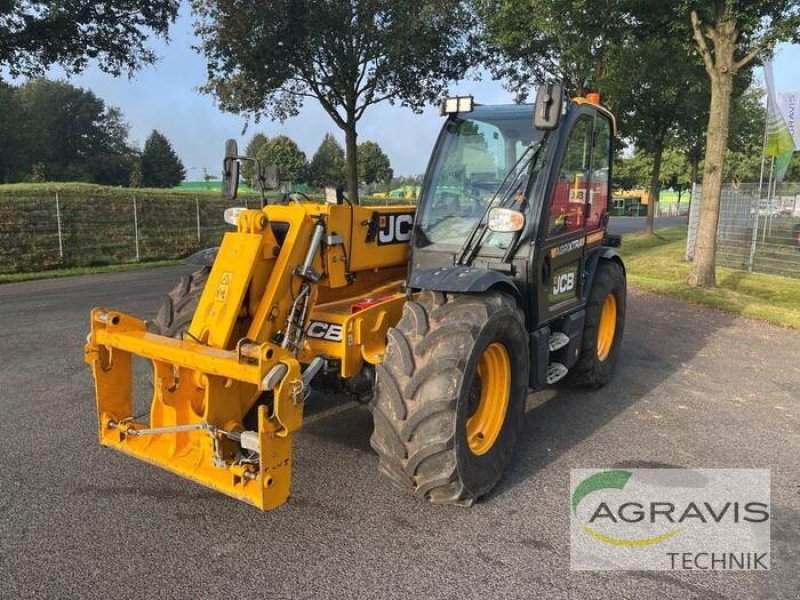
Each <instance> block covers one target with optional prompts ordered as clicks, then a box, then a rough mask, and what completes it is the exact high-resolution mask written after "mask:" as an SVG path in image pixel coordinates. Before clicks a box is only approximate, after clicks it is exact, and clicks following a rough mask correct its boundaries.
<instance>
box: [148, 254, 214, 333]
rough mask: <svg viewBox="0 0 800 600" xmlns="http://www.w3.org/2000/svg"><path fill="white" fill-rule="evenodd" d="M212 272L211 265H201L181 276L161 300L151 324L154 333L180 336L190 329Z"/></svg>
mask: <svg viewBox="0 0 800 600" xmlns="http://www.w3.org/2000/svg"><path fill="white" fill-rule="evenodd" d="M210 272H211V267H201V268H200V269H198V270H196V271H194V272H193V273H192V274H191V275H187V276H184V277H181V280H180V281H179V282H178V285H176V286H175V287H174V288H173V289H172V291H171V292H170V293H169V294H167V295H166V296H164V299H163V300H162V302H161V308H160V309H159V310H158V314H157V315H156V318H155V320H154V321H153V322H152V324H151V326H152V329H153V332H154V333H157V334H159V335H164V336H167V337H173V338H180V337H181V335H182V334H183V332H184V331H188V329H189V325H191V324H192V317H194V313H195V311H196V310H197V305H198V304H199V303H200V296H201V295H202V294H203V288H204V287H205V286H206V283H207V282H208V274H209V273H210Z"/></svg>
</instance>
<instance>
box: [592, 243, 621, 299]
mask: <svg viewBox="0 0 800 600" xmlns="http://www.w3.org/2000/svg"><path fill="white" fill-rule="evenodd" d="M601 259H602V260H612V261H614V262H616V263H618V264H619V266H620V267H622V271H623V273H625V272H626V270H625V263H624V262H623V261H622V257H621V256H620V255H619V254H617V252H616V251H615V250H613V249H611V248H609V247H607V246H601V247H599V248H598V249H597V250H595V252H594V253H593V254H592V255H591V256H590V257H589V260H587V261H586V272H585V280H584V284H583V298H584V300H586V299H587V298H588V297H589V292H590V291H591V289H592V284H593V283H594V276H595V275H596V274H597V266H598V265H599V264H600V260H601Z"/></svg>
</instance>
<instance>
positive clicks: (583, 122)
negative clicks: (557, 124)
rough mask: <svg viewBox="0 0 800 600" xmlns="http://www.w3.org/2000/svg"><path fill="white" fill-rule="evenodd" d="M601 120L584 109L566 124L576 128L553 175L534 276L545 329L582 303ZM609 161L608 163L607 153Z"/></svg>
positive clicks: (593, 220) (561, 151) (560, 150)
mask: <svg viewBox="0 0 800 600" xmlns="http://www.w3.org/2000/svg"><path fill="white" fill-rule="evenodd" d="M599 118H601V119H604V118H603V117H599ZM597 119H598V115H597V111H595V110H592V109H591V108H589V107H579V108H578V109H577V113H576V116H575V117H574V118H573V119H567V120H566V122H565V126H567V127H569V125H570V123H571V128H570V130H569V134H568V135H567V138H566V141H562V142H561V143H560V144H559V147H558V149H557V150H556V163H557V165H558V167H557V168H555V169H553V170H551V171H550V173H551V181H550V182H549V185H548V186H547V190H546V191H545V201H544V207H543V212H542V217H541V218H542V221H541V223H542V229H543V234H542V236H541V237H540V240H541V243H540V247H539V252H538V253H537V256H538V258H537V260H536V261H535V268H536V269H537V271H538V272H537V273H534V276H535V277H537V281H538V283H539V286H538V293H537V300H538V306H539V319H538V320H539V323H540V324H541V323H545V322H547V321H550V320H552V319H554V318H557V317H558V316H560V315H563V314H565V313H568V312H570V311H572V310H573V309H575V308H576V307H577V306H578V305H580V304H581V302H582V296H583V290H582V285H583V272H584V263H585V252H584V250H585V245H586V233H587V226H589V227H591V228H596V227H597V222H598V218H597V217H596V216H594V215H593V213H592V210H591V208H590V207H591V205H592V202H593V201H594V200H595V199H598V200H599V198H597V195H596V194H593V188H592V185H593V182H592V178H593V171H594V170H593V167H592V160H593V152H594V150H595V148H594V141H595V127H596V120H597ZM598 156H599V153H598ZM604 160H606V161H607V160H608V154H607V149H606V154H605V159H604ZM606 172H607V171H606ZM607 181H608V180H607V179H606V188H607ZM606 195H607V194H606ZM606 204H607V201H606Z"/></svg>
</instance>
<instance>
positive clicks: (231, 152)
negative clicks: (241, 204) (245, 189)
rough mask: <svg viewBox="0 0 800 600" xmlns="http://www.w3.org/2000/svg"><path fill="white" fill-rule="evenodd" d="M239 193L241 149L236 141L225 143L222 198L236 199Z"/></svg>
mask: <svg viewBox="0 0 800 600" xmlns="http://www.w3.org/2000/svg"><path fill="white" fill-rule="evenodd" d="M238 192H239V148H238V146H237V145H236V140H228V141H226V142H225V159H224V160H223V161H222V197H223V198H225V199H226V200H234V199H236V195H237V194H238Z"/></svg>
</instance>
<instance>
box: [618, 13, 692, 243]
mask: <svg viewBox="0 0 800 600" xmlns="http://www.w3.org/2000/svg"><path fill="white" fill-rule="evenodd" d="M674 20H675V11H674V6H673V4H672V3H669V2H640V3H632V4H631V11H630V21H629V23H628V30H627V31H626V32H625V34H624V35H620V36H619V37H620V40H621V41H620V43H619V44H617V45H616V46H615V47H614V48H613V49H612V50H610V51H609V61H608V67H607V69H606V75H605V78H604V82H603V91H604V93H605V94H606V96H608V98H609V105H610V106H611V108H612V110H614V112H615V113H616V115H617V119H618V121H619V128H620V133H621V136H622V137H623V138H629V139H631V140H632V141H633V142H634V145H635V146H636V149H637V151H642V152H646V153H647V154H648V155H649V156H650V158H651V168H652V170H651V172H650V176H649V181H648V182H647V188H648V191H649V197H650V198H651V199H652V200H653V201H651V202H649V203H648V206H647V219H646V225H645V229H646V231H647V232H649V233H653V231H654V218H655V212H656V206H657V201H658V199H659V197H660V192H661V186H662V183H663V182H664V179H665V177H664V176H663V174H662V168H663V162H664V158H665V153H666V151H667V149H668V148H669V147H670V145H671V143H672V141H673V139H674V138H675V135H676V134H677V133H678V131H680V129H681V125H682V123H683V122H684V120H686V119H691V118H692V115H693V114H694V113H695V112H696V106H695V105H694V104H693V101H694V100H695V96H696V93H695V92H696V91H697V90H699V89H702V88H703V87H704V84H705V81H704V80H705V76H704V73H703V70H702V66H701V65H699V64H698V63H697V61H696V60H694V57H693V56H692V54H691V48H690V47H689V44H688V43H685V42H684V43H682V42H681V33H683V34H684V36H688V31H687V29H686V28H685V27H684V30H683V32H681V31H674V32H673V35H671V36H665V35H664V34H663V32H664V31H665V30H668V29H669V27H670V24H671V23H672V22H674ZM705 87H707V86H705Z"/></svg>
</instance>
